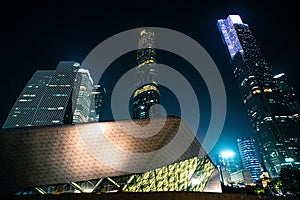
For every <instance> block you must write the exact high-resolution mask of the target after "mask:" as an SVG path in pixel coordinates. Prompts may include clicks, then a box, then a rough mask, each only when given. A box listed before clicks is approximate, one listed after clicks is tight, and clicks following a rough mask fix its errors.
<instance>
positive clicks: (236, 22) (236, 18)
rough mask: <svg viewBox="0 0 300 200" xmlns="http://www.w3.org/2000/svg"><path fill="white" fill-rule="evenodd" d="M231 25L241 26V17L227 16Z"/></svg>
mask: <svg viewBox="0 0 300 200" xmlns="http://www.w3.org/2000/svg"><path fill="white" fill-rule="evenodd" d="M229 17H230V19H231V21H232V23H234V24H242V23H243V22H242V20H241V17H240V16H239V15H229Z"/></svg>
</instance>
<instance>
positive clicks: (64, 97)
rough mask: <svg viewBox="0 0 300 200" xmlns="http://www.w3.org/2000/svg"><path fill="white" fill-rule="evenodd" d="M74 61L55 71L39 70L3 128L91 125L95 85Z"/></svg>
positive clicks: (60, 63)
mask: <svg viewBox="0 0 300 200" xmlns="http://www.w3.org/2000/svg"><path fill="white" fill-rule="evenodd" d="M79 68H80V64H79V63H78V62H74V61H61V62H59V64H58V66H57V68H56V69H55V70H45V71H42V70H38V71H37V72H36V73H35V74H34V75H33V76H32V78H31V79H30V80H29V82H28V83H27V85H26V86H25V88H24V89H23V91H22V92H21V94H20V96H19V98H18V99H17V101H16V103H15V104H14V106H13V108H12V109H11V111H10V113H9V115H8V117H7V119H6V121H5V123H4V125H3V128H15V127H27V126H46V125H59V124H71V123H75V124H76V123H83V122H88V121H89V115H90V106H91V101H92V100H91V93H92V84H93V81H92V79H91V76H90V74H89V72H88V70H85V69H79Z"/></svg>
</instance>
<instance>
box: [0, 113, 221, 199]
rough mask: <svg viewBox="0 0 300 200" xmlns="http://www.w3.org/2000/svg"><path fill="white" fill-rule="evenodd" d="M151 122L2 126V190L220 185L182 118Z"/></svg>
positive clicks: (168, 188) (214, 189)
mask: <svg viewBox="0 0 300 200" xmlns="http://www.w3.org/2000/svg"><path fill="white" fill-rule="evenodd" d="M148 123H149V122H148V119H141V120H135V123H132V121H131V120H124V121H109V122H98V123H82V124H74V125H57V126H43V127H42V126H40V127H25V128H11V129H2V130H0V162H1V171H0V176H1V179H0V184H1V186H5V187H1V188H0V192H1V193H17V194H38V193H39V194H60V193H77V192H88V193H98V192H100V193H105V192H114V191H123V192H133V191H143V192H146V191H199V192H201V191H203V192H221V184H220V179H219V174H218V170H217V169H216V168H215V166H214V165H213V163H212V162H211V160H210V158H209V157H208V155H207V153H206V152H205V150H204V149H203V148H202V147H201V145H200V143H199V142H198V140H197V139H196V138H195V135H194V134H193V133H192V132H191V130H190V129H189V128H188V127H187V126H186V124H185V123H184V122H183V121H182V120H181V119H180V118H178V117H175V116H169V117H167V119H166V121H165V118H155V119H151V125H152V126H151V127H147V126H145V125H147V124H148ZM136 125H139V126H136ZM161 125H163V127H162V126H161ZM141 127H143V128H142V129H141ZM158 130H159V131H158ZM135 134H139V135H140V134H143V135H152V136H151V137H145V138H141V137H134V135H135Z"/></svg>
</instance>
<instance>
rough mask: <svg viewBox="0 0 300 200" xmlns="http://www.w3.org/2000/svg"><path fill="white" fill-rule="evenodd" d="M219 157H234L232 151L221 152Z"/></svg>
mask: <svg viewBox="0 0 300 200" xmlns="http://www.w3.org/2000/svg"><path fill="white" fill-rule="evenodd" d="M221 156H222V157H223V158H230V157H233V156H234V152H233V151H223V152H222V153H221Z"/></svg>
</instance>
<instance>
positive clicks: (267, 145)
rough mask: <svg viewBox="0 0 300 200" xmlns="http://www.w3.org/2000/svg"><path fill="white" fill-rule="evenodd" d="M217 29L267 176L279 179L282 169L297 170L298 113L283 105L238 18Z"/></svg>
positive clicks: (231, 17) (220, 23)
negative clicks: (292, 167) (285, 167)
mask: <svg viewBox="0 0 300 200" xmlns="http://www.w3.org/2000/svg"><path fill="white" fill-rule="evenodd" d="M217 27H218V29H219V32H220V34H221V38H222V40H223V43H224V44H225V46H226V47H227V50H228V53H229V58H230V62H231V66H232V70H233V74H234V76H235V79H236V82H237V84H238V87H239V90H240V93H241V97H242V100H243V103H244V104H245V107H246V112H247V115H248V116H249V118H250V121H251V123H252V127H253V130H254V132H255V133H256V140H257V142H258V145H259V151H260V154H261V156H262V160H263V162H264V165H265V167H266V169H267V171H268V173H269V174H270V177H271V178H274V177H278V176H279V173H280V170H281V168H282V167H284V166H287V165H293V166H297V167H299V165H300V158H299V156H300V155H299V154H298V153H297V151H299V148H300V146H299V135H300V125H299V123H300V122H299V111H296V110H293V109H292V110H291V109H290V108H289V107H290V106H288V105H287V104H286V103H285V101H287V100H286V98H284V94H283V92H280V89H279V88H278V84H277V83H276V81H275V79H274V77H273V76H272V74H271V71H270V69H269V67H268V64H267V62H266V60H265V58H264V57H263V55H262V52H261V50H260V48H259V46H258V45H257V43H256V39H255V37H254V35H253V34H252V32H251V30H250V28H249V26H248V25H247V24H245V23H243V22H242V20H241V18H240V16H239V15H229V16H228V17H227V19H220V20H218V22H217Z"/></svg>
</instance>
